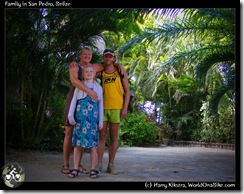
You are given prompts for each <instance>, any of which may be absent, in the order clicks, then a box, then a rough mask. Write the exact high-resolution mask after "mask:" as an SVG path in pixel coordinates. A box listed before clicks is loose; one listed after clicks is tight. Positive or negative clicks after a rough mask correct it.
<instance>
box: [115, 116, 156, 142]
mask: <svg viewBox="0 0 244 194" xmlns="http://www.w3.org/2000/svg"><path fill="white" fill-rule="evenodd" d="M158 133H159V131H158V129H157V128H156V127H155V125H154V124H153V122H152V121H150V120H148V119H147V115H146V113H144V112H140V113H128V115H127V117H126V118H124V119H123V120H122V122H121V127H120V133H119V136H120V141H123V142H126V143H127V144H128V145H129V146H132V145H145V144H150V145H154V144H155V142H156V139H157V137H158Z"/></svg>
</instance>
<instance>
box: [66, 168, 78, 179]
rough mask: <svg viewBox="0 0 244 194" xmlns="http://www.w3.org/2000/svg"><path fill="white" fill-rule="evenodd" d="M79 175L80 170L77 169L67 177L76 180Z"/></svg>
mask: <svg viewBox="0 0 244 194" xmlns="http://www.w3.org/2000/svg"><path fill="white" fill-rule="evenodd" d="M78 175H79V170H77V169H73V170H71V172H70V173H69V174H68V175H67V177H69V178H75V177H77V176H78Z"/></svg>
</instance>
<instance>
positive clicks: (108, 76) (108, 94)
mask: <svg viewBox="0 0 244 194" xmlns="http://www.w3.org/2000/svg"><path fill="white" fill-rule="evenodd" d="M102 88H103V107H104V109H122V107H123V100H124V99H123V86H122V83H121V80H120V75H119V72H118V71H117V70H116V71H115V72H113V73H105V72H104V71H103V72H102Z"/></svg>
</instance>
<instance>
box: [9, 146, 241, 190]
mask: <svg viewBox="0 0 244 194" xmlns="http://www.w3.org/2000/svg"><path fill="white" fill-rule="evenodd" d="M5 162H6V164H7V163H9V162H17V163H18V164H20V165H21V166H22V167H23V168H24V170H25V182H24V183H23V184H22V186H20V188H19V189H22V188H21V187H23V188H24V189H28V187H29V185H31V186H33V185H34V190H35V189H41V190H42V189H47V186H48V185H51V187H52V189H54V190H69V189H70V190H83V189H84V190H127V189H131V187H132V188H135V189H136V190H141V189H142V190H144V189H145V188H147V187H151V189H153V188H154V189H157V190H158V189H160V190H163V189H169V188H171V189H187V188H189V186H190V185H189V183H198V182H199V183H201V184H202V186H204V185H205V186H204V187H208V186H209V185H207V184H206V182H210V183H212V184H215V186H216V184H219V183H222V182H225V183H229V184H230V185H231V183H236V182H237V183H238V182H239V180H236V179H237V178H238V176H237V173H238V171H236V170H239V168H238V166H236V165H237V164H239V162H240V161H236V153H235V151H234V150H226V149H213V148H203V147H175V146H164V145H162V146H159V147H120V148H119V149H118V151H117V155H116V158H115V164H116V169H117V171H118V175H110V174H108V173H107V172H106V167H107V162H108V153H107V150H106V151H105V154H104V160H103V166H104V167H103V171H102V172H101V173H100V174H99V177H98V178H97V179H91V178H90V177H89V175H87V174H86V175H85V174H79V176H77V177H76V178H68V177H67V175H65V174H62V173H61V171H60V169H61V166H62V162H63V154H62V153H61V152H47V151H45V152H41V151H33V150H14V149H8V150H6V156H5ZM236 162H237V163H236ZM83 165H84V166H85V167H86V168H87V169H89V168H90V155H89V153H88V152H85V153H84V155H83ZM70 166H71V168H72V167H73V155H71V158H70ZM77 182H81V183H79V184H77ZM75 183H76V184H75ZM85 183H86V184H85ZM111 183H113V187H112V185H111ZM152 183H153V184H154V185H152ZM163 183H165V185H163ZM177 183H179V184H180V183H183V185H177ZM147 184H148V185H147ZM150 184H151V185H150ZM160 184H162V185H160ZM198 186H199V185H198ZM232 186H233V185H232ZM129 187H130V188H129ZM152 187H153V188H152ZM160 187H161V188H160ZM166 187H167V188H166ZM221 187H223V185H222V186H221ZM221 187H220V188H221Z"/></svg>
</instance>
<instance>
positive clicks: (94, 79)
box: [82, 65, 97, 81]
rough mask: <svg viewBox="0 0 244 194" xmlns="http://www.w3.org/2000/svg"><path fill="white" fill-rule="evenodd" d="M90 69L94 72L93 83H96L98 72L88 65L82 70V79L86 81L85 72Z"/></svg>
mask: <svg viewBox="0 0 244 194" xmlns="http://www.w3.org/2000/svg"><path fill="white" fill-rule="evenodd" d="M88 68H91V69H92V71H93V81H96V75H97V72H96V70H95V69H94V68H93V67H92V65H87V66H86V67H83V69H82V79H83V80H85V78H84V73H85V70H86V69H88Z"/></svg>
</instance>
